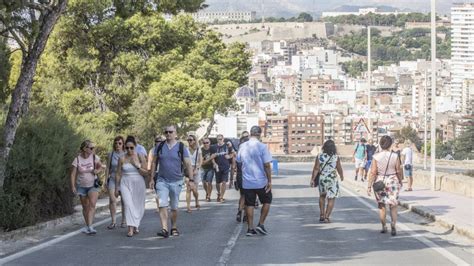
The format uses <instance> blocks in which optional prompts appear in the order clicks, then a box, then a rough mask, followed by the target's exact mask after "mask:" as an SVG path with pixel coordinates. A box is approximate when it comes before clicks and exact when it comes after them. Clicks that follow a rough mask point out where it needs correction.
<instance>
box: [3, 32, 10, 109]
mask: <svg viewBox="0 0 474 266" xmlns="http://www.w3.org/2000/svg"><path fill="white" fill-rule="evenodd" d="M9 55H10V49H9V48H8V46H7V39H6V38H3V37H0V103H5V101H6V99H7V97H8V96H9V95H10V89H9V85H8V81H9V78H10V69H11V64H10V59H9V57H10V56H9Z"/></svg>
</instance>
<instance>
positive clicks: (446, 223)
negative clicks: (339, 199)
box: [344, 179, 474, 240]
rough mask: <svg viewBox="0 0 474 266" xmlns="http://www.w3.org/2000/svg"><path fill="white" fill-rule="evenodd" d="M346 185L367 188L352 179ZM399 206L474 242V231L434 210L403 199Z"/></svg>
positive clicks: (346, 181)
mask: <svg viewBox="0 0 474 266" xmlns="http://www.w3.org/2000/svg"><path fill="white" fill-rule="evenodd" d="M344 183H346V184H347V183H349V186H351V187H360V188H363V189H366V188H367V183H362V182H358V181H354V180H351V179H344ZM398 204H399V205H400V206H402V207H404V208H406V209H408V210H409V211H411V212H413V213H416V214H418V215H420V216H423V217H425V218H428V219H430V220H431V221H433V222H436V223H437V224H439V225H441V226H442V227H444V228H446V229H449V230H453V231H455V232H456V233H458V234H459V235H462V236H465V237H467V238H469V239H471V240H474V230H473V229H472V228H469V227H463V226H457V225H456V224H455V223H454V222H453V221H450V220H449V219H446V218H444V217H440V216H439V215H437V214H436V212H435V211H434V210H432V209H430V208H428V207H425V206H422V205H419V204H417V203H410V202H407V201H404V200H403V199H399V203H398Z"/></svg>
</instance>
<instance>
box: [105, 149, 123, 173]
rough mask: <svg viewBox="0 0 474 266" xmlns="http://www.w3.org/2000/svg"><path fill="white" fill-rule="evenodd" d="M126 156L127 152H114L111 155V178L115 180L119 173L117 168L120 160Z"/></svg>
mask: <svg viewBox="0 0 474 266" xmlns="http://www.w3.org/2000/svg"><path fill="white" fill-rule="evenodd" d="M124 154H125V152H115V151H112V152H111V153H109V157H108V158H109V161H108V164H109V177H112V178H114V177H115V175H116V173H117V166H118V161H119V159H120V158H121V157H122V156H123V155H124Z"/></svg>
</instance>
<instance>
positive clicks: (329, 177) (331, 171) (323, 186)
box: [318, 153, 339, 199]
mask: <svg viewBox="0 0 474 266" xmlns="http://www.w3.org/2000/svg"><path fill="white" fill-rule="evenodd" d="M329 158H331V159H330V160H329ZM318 160H319V170H320V171H321V169H323V166H324V165H326V166H324V169H323V170H322V172H321V175H320V176H319V186H318V187H319V193H320V194H324V193H326V197H327V198H329V199H334V198H337V197H339V182H338V181H337V175H336V165H337V160H338V156H337V155H333V156H332V157H331V155H328V154H326V153H321V154H320V155H319V156H318ZM328 160H329V161H328ZM326 162H327V164H326Z"/></svg>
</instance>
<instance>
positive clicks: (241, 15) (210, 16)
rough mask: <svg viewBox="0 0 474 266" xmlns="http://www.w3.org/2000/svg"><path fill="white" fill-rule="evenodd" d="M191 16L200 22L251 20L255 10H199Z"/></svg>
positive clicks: (253, 17)
mask: <svg viewBox="0 0 474 266" xmlns="http://www.w3.org/2000/svg"><path fill="white" fill-rule="evenodd" d="M191 16H192V17H193V18H194V19H195V20H196V21H198V22H201V23H215V22H226V21H245V22H251V21H254V20H255V19H256V18H257V13H256V12H255V11H243V12H241V11H199V12H196V13H192V14H191Z"/></svg>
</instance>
